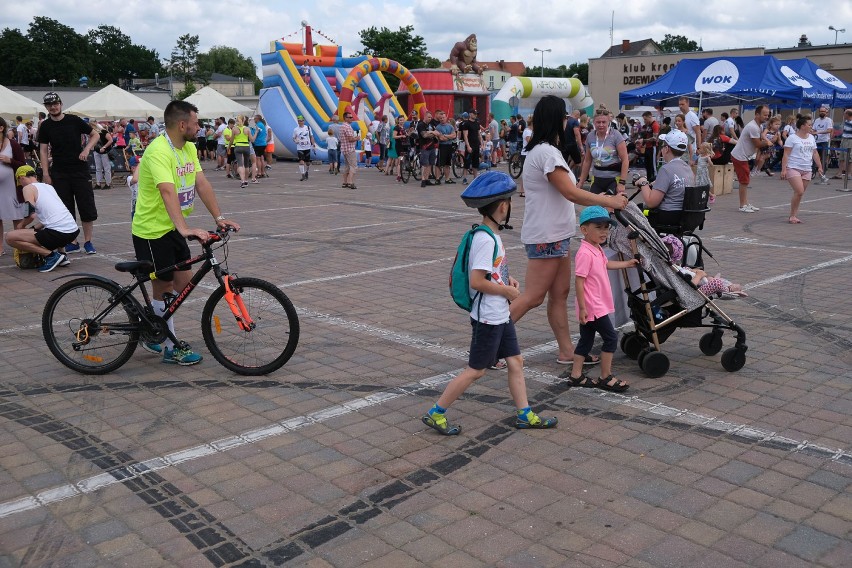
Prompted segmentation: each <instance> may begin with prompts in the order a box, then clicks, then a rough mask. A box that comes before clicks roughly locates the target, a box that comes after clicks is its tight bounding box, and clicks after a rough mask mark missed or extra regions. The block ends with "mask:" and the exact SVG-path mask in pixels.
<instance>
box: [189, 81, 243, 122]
mask: <svg viewBox="0 0 852 568" xmlns="http://www.w3.org/2000/svg"><path fill="white" fill-rule="evenodd" d="M184 100H186V102H188V103H192V104H194V105H195V106H196V107H198V116H199V118H216V117H218V116H225V117H228V116H234V115H236V114H248V113H250V112H251V109H250V108H249V107H247V106H244V105H241V104H240V103H238V102H234V101H232V100H231V99H229V98H228V97H226V96H225V95H223V94H222V93H220V92H219V91H217V90H216V89H214V88H212V87H210V86H207V87H204V88H202V89H201V90H199V91H197V92H195V93H193V94H191V95H189V96H188V97H186V99H184Z"/></svg>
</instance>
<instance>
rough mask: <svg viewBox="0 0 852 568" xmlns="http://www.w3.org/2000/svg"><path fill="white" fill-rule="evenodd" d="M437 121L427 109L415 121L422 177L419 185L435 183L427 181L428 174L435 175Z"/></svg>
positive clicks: (424, 185)
mask: <svg viewBox="0 0 852 568" xmlns="http://www.w3.org/2000/svg"><path fill="white" fill-rule="evenodd" d="M437 125H438V123H437V122H434V121H433V120H432V113H431V112H429V111H428V110H427V111H426V112H425V113H424V115H423V120H422V121H420V122H418V123H417V126H416V130H417V138H418V140H419V141H420V166H421V170H422V176H423V177H422V178H421V181H420V187H426V186H427V185H435V184H434V183H432V182H431V181H429V176H430V175H431V176H432V177H436V176H435V164H436V163H437V161H438V131H437V130H436V128H435V127H436V126H437Z"/></svg>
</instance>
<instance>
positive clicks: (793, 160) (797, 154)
mask: <svg viewBox="0 0 852 568" xmlns="http://www.w3.org/2000/svg"><path fill="white" fill-rule="evenodd" d="M784 148H790V156H789V157H788V158H787V167H788V168H793V169H795V170H802V171H807V172H809V171H811V162H813V159H814V150H816V140H814V137H813V135H812V134H808V136H807V138H800V137H799V135H798V134H796V133H793V134H791V135H790V136H788V137H787V141H786V142H784Z"/></svg>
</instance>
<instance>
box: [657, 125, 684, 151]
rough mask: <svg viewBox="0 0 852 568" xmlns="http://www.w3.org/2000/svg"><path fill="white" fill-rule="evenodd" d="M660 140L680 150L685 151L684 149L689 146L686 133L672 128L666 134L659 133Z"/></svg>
mask: <svg viewBox="0 0 852 568" xmlns="http://www.w3.org/2000/svg"><path fill="white" fill-rule="evenodd" d="M660 140H662V141H663V142H665V143H666V145H667V146H669V147H670V148H672V149H674V150H680V151H681V152H686V149H687V148H688V147H689V140H688V139H687V137H686V134H684V133H683V132H681V131H680V130H672V131H671V132H669V133H668V134H661V135H660Z"/></svg>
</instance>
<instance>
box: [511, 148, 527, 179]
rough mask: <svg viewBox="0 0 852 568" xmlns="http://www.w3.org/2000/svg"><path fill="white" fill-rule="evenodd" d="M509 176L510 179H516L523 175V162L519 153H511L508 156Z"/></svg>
mask: <svg viewBox="0 0 852 568" xmlns="http://www.w3.org/2000/svg"><path fill="white" fill-rule="evenodd" d="M508 165H509V175H510V176H512V179H518V178H519V177H521V174H522V173H524V162H523V160H521V153H520V152H513V153H512V154H510V155H509V164H508Z"/></svg>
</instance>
